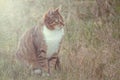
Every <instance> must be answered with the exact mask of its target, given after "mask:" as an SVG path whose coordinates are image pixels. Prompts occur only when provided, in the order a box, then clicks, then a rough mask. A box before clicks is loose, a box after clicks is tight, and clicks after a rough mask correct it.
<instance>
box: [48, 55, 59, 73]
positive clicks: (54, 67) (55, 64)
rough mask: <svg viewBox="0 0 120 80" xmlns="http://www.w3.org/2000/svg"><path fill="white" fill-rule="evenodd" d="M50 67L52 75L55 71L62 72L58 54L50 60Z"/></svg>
mask: <svg viewBox="0 0 120 80" xmlns="http://www.w3.org/2000/svg"><path fill="white" fill-rule="evenodd" d="M48 63H49V67H50V73H52V72H53V71H54V70H60V61H59V58H58V54H55V55H53V56H52V57H51V58H50V59H49V60H48Z"/></svg>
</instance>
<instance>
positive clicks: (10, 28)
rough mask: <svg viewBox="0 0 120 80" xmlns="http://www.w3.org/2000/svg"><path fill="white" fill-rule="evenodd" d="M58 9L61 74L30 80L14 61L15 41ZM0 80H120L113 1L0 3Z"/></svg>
mask: <svg viewBox="0 0 120 80" xmlns="http://www.w3.org/2000/svg"><path fill="white" fill-rule="evenodd" d="M59 5H61V6H62V11H61V13H62V15H63V16H64V20H65V27H64V28H65V37H64V41H63V44H62V48H61V51H60V55H59V56H60V59H61V66H62V69H61V71H59V72H55V73H54V75H52V76H50V77H40V76H39V75H31V74H30V73H29V71H28V70H27V69H26V68H25V67H23V66H21V65H20V64H19V63H18V62H16V61H15V59H14V55H15V51H16V48H17V44H18V41H19V38H20V36H21V35H22V34H23V33H24V32H25V31H26V30H27V29H29V28H30V27H33V26H35V25H37V23H38V22H39V21H40V20H41V19H42V16H43V14H44V13H45V12H46V11H47V10H48V9H49V8H52V7H53V8H56V7H58V6H59ZM0 80H120V1H119V0H0Z"/></svg>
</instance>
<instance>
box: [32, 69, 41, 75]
mask: <svg viewBox="0 0 120 80" xmlns="http://www.w3.org/2000/svg"><path fill="white" fill-rule="evenodd" d="M32 74H37V75H41V74H42V70H41V69H35V70H33V71H32Z"/></svg>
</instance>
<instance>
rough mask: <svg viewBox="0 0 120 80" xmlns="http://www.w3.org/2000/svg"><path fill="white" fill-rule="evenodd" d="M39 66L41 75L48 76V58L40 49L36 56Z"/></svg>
mask: <svg viewBox="0 0 120 80" xmlns="http://www.w3.org/2000/svg"><path fill="white" fill-rule="evenodd" d="M37 59H38V63H39V65H40V68H41V69H42V75H43V76H45V75H46V76H49V66H48V59H47V58H46V53H45V52H44V51H41V52H40V53H39V55H38V57H37Z"/></svg>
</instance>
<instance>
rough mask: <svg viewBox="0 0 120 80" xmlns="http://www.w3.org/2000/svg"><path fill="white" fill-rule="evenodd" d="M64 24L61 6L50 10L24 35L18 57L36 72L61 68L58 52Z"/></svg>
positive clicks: (41, 72) (42, 72) (48, 72)
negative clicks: (60, 10)
mask: <svg viewBox="0 0 120 80" xmlns="http://www.w3.org/2000/svg"><path fill="white" fill-rule="evenodd" d="M63 26H64V21H63V18H62V16H61V14H60V12H59V8H57V9H54V10H49V11H48V12H47V13H46V14H45V16H44V19H43V21H41V22H40V24H39V25H37V26H35V27H32V28H31V29H29V30H28V31H27V32H26V33H25V34H24V35H23V36H22V38H21V40H20V42H19V45H18V49H17V53H16V56H17V59H18V60H19V61H20V62H21V63H23V64H24V65H26V66H27V67H29V68H30V69H31V70H32V71H33V72H34V73H36V74H42V75H44V73H47V74H48V75H49V74H50V73H51V72H52V70H54V69H57V68H60V61H59V57H58V53H59V50H60V45H61V41H62V38H63V35H64V29H63Z"/></svg>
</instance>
